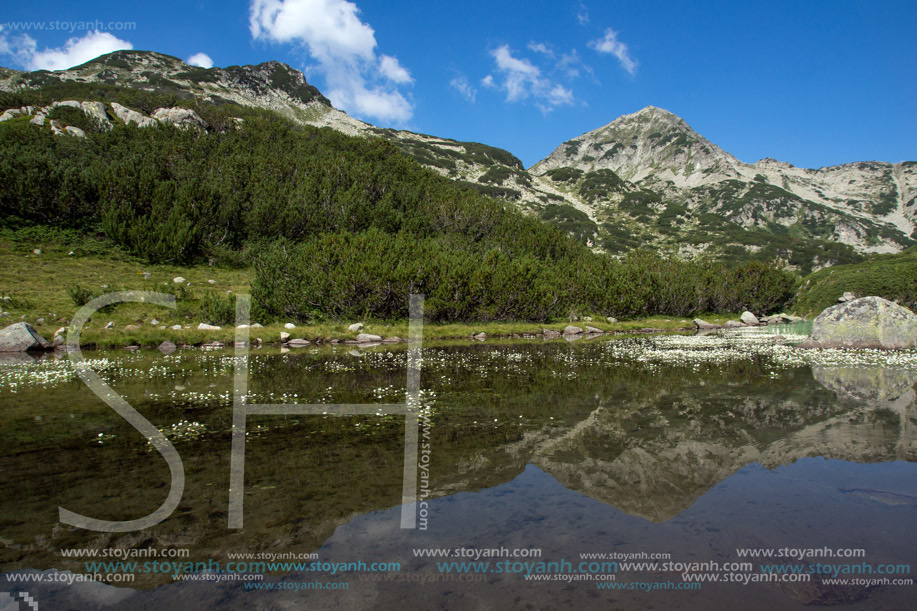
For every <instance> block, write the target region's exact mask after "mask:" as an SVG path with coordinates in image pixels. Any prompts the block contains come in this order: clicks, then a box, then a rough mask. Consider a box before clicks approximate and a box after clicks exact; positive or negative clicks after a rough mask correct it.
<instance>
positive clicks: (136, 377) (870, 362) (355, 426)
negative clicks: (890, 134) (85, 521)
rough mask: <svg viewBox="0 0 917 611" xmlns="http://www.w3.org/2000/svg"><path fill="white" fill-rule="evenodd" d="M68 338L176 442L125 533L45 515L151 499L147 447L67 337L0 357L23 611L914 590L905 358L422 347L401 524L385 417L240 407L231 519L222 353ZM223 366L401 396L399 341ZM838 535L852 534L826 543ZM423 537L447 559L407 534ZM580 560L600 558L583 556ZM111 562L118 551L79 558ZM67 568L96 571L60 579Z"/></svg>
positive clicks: (765, 598)
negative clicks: (64, 348) (136, 526)
mask: <svg viewBox="0 0 917 611" xmlns="http://www.w3.org/2000/svg"><path fill="white" fill-rule="evenodd" d="M83 356H84V357H85V358H86V359H87V361H88V362H89V364H90V365H91V366H92V368H93V370H94V371H97V372H98V373H99V374H100V375H101V376H102V378H103V379H104V380H105V381H106V382H108V383H109V384H110V385H111V387H112V389H114V391H115V392H117V393H118V394H119V395H120V396H121V397H123V398H124V399H125V400H127V401H128V402H129V403H130V405H132V406H133V407H134V408H135V409H136V410H137V411H138V412H140V413H141V414H142V415H143V416H144V417H145V418H146V419H148V420H149V421H150V422H152V423H153V424H154V425H155V426H156V427H157V428H159V429H160V430H161V431H163V432H164V434H165V435H166V437H167V438H168V439H169V440H170V441H171V443H172V444H173V445H174V447H175V449H176V450H177V451H178V454H179V455H180V457H181V461H182V464H183V466H184V474H185V484H184V490H183V495H182V498H181V502H180V503H179V504H178V506H177V508H176V509H175V510H174V511H173V512H172V513H171V514H170V515H169V517H168V518H167V519H165V520H164V521H162V522H161V523H159V524H157V525H155V526H152V527H150V528H145V529H142V530H140V531H136V532H126V533H104V532H93V531H89V530H84V529H81V528H76V527H73V526H68V525H66V524H62V523H61V522H60V521H59V508H61V507H62V508H65V509H67V510H69V511H73V512H76V513H78V514H82V515H85V516H90V517H92V518H96V519H101V520H112V521H119V520H132V519H136V518H140V517H143V516H146V515H148V514H150V513H152V512H154V511H155V510H156V509H157V508H158V507H159V506H160V505H161V504H162V503H163V501H164V499H165V498H166V496H167V495H168V493H169V489H170V482H171V478H170V472H169V468H168V466H167V464H166V461H165V460H163V458H162V456H160V454H159V452H158V451H157V449H156V448H155V447H154V444H151V443H149V442H148V441H147V440H146V439H145V438H144V437H143V436H142V435H141V434H140V433H138V432H137V431H136V430H135V429H134V428H133V427H131V426H130V425H129V424H128V423H127V422H126V421H125V420H124V419H122V418H121V417H119V416H118V415H117V414H116V413H115V412H114V411H112V409H110V408H109V407H108V406H106V405H105V403H103V402H102V400H101V399H99V398H98V397H97V396H96V395H95V394H93V393H92V391H90V390H89V388H87V386H86V385H85V384H84V383H83V381H82V380H81V379H80V378H79V377H78V375H77V374H76V373H75V371H74V368H73V366H72V364H71V363H70V361H69V360H68V359H67V358H66V356H63V357H58V358H55V357H54V356H49V357H47V358H46V359H44V360H42V361H41V362H37V363H28V362H23V363H17V362H9V361H8V362H6V363H4V364H0V426H2V439H3V442H2V451H0V490H2V491H3V494H2V495H0V573H2V575H0V609H3V611H7V609H8V608H9V609H17V608H23V609H25V608H27V606H26V603H25V602H23V601H24V598H23V596H22V595H21V594H20V593H22V592H25V593H28V596H30V597H31V598H32V599H33V600H35V601H36V602H37V603H38V604H39V609H131V610H132V611H137V610H143V609H163V608H175V609H186V608H188V609H191V608H194V609H305V608H310V609H316V608H317V609H326V608H327V609H378V608H383V609H387V608H398V606H401V605H404V604H405V602H409V604H412V605H414V606H417V608H445V609H564V608H571V607H572V608H601V609H674V608H678V609H708V610H709V609H734V608H742V609H773V608H782V609H797V608H799V609H801V608H809V607H810V606H812V605H830V606H838V607H843V608H849V609H889V610H890V609H907V608H911V606H912V601H913V600H914V596H915V593H917V591H915V590H914V589H913V588H914V586H913V585H906V584H899V583H892V582H893V581H894V580H896V579H902V580H909V579H912V578H913V575H912V574H910V567H911V566H914V567H915V568H917V552H915V550H917V529H915V527H914V525H915V524H917V465H915V461H917V436H915V430H917V429H915V427H917V393H915V384H917V354H915V353H914V352H904V353H895V354H884V353H879V352H874V351H860V352H844V351H803V350H798V349H795V348H793V347H792V345H790V344H787V343H786V342H785V341H784V340H782V339H781V338H776V339H775V338H774V337H773V336H743V335H738V334H736V335H732V336H721V335H714V336H708V337H685V336H658V337H642V338H609V337H608V336H604V337H600V338H596V339H592V340H581V341H577V342H566V341H563V340H556V341H551V342H541V341H526V342H522V341H521V340H517V341H516V343H513V342H493V341H487V342H483V343H474V344H468V343H461V344H455V345H448V344H440V345H427V346H424V348H423V353H422V374H421V384H420V387H421V393H420V397H419V402H420V406H419V407H420V408H422V410H423V413H425V414H427V415H428V420H427V421H426V424H425V423H424V422H423V421H421V426H420V427H419V435H420V443H421V444H428V445H426V446H424V445H421V447H422V448H424V449H425V450H426V451H425V453H424V454H423V455H421V456H420V460H419V463H418V464H420V465H421V466H422V468H421V469H418V472H417V481H418V492H419V493H422V494H423V495H424V497H423V498H424V499H425V501H424V503H422V504H415V505H411V506H409V510H410V511H408V512H407V513H410V514H411V515H414V516H416V517H418V518H419V517H420V516H421V510H422V511H423V514H422V515H423V520H421V521H419V522H418V524H421V525H422V526H423V528H414V529H404V528H401V520H402V517H403V515H405V514H406V512H405V511H404V510H403V507H402V494H403V490H404V487H403V483H404V465H405V457H404V449H405V418H404V417H403V416H401V415H397V414H388V415H375V414H369V415H359V416H338V415H335V414H334V413H333V409H331V408H330V409H329V413H328V414H317V415H308V414H278V415H249V416H248V419H247V423H246V432H247V436H246V439H245V465H244V468H245V471H244V478H245V484H244V485H245V487H244V494H243V497H244V527H243V528H242V529H230V528H229V499H230V494H229V481H230V450H231V444H232V426H233V371H234V363H235V362H236V361H235V360H234V359H235V358H236V357H235V356H234V353H233V351H232V350H231V349H229V350H217V351H210V352H205V351H202V350H180V351H178V352H175V353H173V354H171V355H167V356H166V355H162V354H160V353H159V352H157V351H141V352H139V353H127V352H124V351H110V352H90V351H86V352H85V353H84V355H83ZM249 369H250V372H249V374H250V377H249V387H248V396H247V403H249V404H255V403H270V404H277V403H289V404H293V403H308V404H328V405H329V406H331V405H333V404H365V403H379V404H399V403H404V402H405V400H406V399H405V391H406V379H407V376H406V370H407V348H406V346H405V345H403V344H402V345H392V346H378V347H371V348H365V349H361V348H356V347H354V346H337V347H326V348H317V347H309V348H303V349H299V350H293V351H284V352H282V351H280V350H278V349H276V348H273V349H272V348H265V349H260V350H252V352H251V355H250V357H249ZM427 461H429V462H427ZM826 548H827V550H828V552H831V553H832V554H834V556H833V557H832V556H825V554H827V553H828V552H826V551H825V550H826ZM848 548H849V549H852V550H863V551H862V552H851V553H856V554H860V555H857V556H854V557H839V556H837V554H838V553H846V552H844V550H846V549H848ZM85 549H90V550H98V551H97V552H91V551H81V550H85ZM438 549H442V550H445V549H448V550H452V552H451V554H452V555H451V556H450V557H443V556H438V557H433V556H431V555H430V554H434V553H440V552H430V551H426V550H438ZM61 550H67V551H65V552H64V553H62V552H61ZM71 550H76V551H71ZM106 550H108V551H106ZM111 550H120V551H111ZM150 550H152V551H150ZM164 550H166V551H164ZM168 550H187V552H186V553H187V554H188V555H187V557H183V558H181V560H180V561H181V562H194V563H204V564H207V565H208V566H210V567H211V570H214V569H213V567H214V566H216V565H215V564H214V563H220V564H219V567H220V569H222V570H225V569H226V568H227V564H228V563H229V562H233V561H236V562H238V561H240V557H239V556H236V555H237V554H276V555H280V554H284V555H286V556H283V557H280V556H275V559H276V561H277V562H291V561H295V562H302V563H305V564H309V563H313V562H318V563H323V564H321V565H318V566H314V567H306V566H304V565H303V566H300V567H295V566H288V567H286V568H284V567H279V566H277V567H274V569H273V570H267V571H265V570H261V571H260V572H258V571H251V570H249V571H247V572H246V571H242V572H241V573H234V574H226V573H224V574H222V575H220V574H217V573H214V572H210V573H201V572H199V569H200V568H201V566H202V565H198V567H197V568H193V569H189V571H190V576H189V574H179V575H178V577H176V576H175V575H174V574H172V573H174V572H175V571H165V570H163V571H160V572H154V571H150V570H147V571H145V570H143V566H142V565H143V563H145V562H150V561H153V560H159V562H160V563H162V562H171V561H177V559H174V558H163V557H162V556H161V555H160V556H159V557H158V558H157V557H155V556H150V555H149V554H152V553H157V554H166V553H175V552H170V551H168ZM418 550H424V551H418ZM475 550H476V551H475ZM533 550H537V552H536V551H533ZM745 550H774V552H773V553H774V554H779V553H781V552H780V550H784V552H782V553H784V554H787V553H792V554H796V555H797V556H798V555H800V554H806V555H807V557H805V558H798V557H788V556H786V555H785V556H784V557H778V556H776V555H775V556H774V557H772V558H765V557H760V556H759V557H748V556H746V557H742V554H748V553H759V554H760V553H768V552H766V551H765V552H746V551H745ZM786 550H799V551H793V552H787V551H786ZM813 550H817V551H813ZM92 553H96V554H100V555H101V554H109V555H110V557H101V556H97V557H95V558H93V557H91V554H92ZM180 553H185V552H180ZM456 553H461V554H465V556H463V557H457V556H456V555H455V554H456ZM816 553H818V554H820V555H817V556H816V555H814V554H816ZM65 554H71V555H70V556H67V555H65ZM73 554H75V555H73ZM114 554H119V555H120V556H119V557H114ZM144 554H145V555H144ZM507 554H508V555H509V556H508V557H507ZM512 554H516V556H512ZM536 554H538V555H536ZM598 554H605V559H604V562H605V563H606V564H605V566H604V567H602V566H600V565H596V566H594V567H593V566H589V563H590V562H599V563H601V562H602V560H601V559H600V556H598ZM129 555H132V556H131V557H128V556H129ZM475 555H477V557H475ZM585 555H592V556H585ZM653 555H661V556H657V557H654V556H653ZM294 557H295V560H290V559H291V558H294ZM264 559H265V557H264V556H262V558H261V560H262V561H263V560H264ZM120 560H124V561H125V562H137V563H139V564H138V566H136V567H133V568H132V567H129V566H125V565H121V566H115V565H111V566H109V567H105V569H102V568H101V567H89V566H88V565H87V564H86V563H88V562H99V561H105V562H118V561H120ZM244 560H245V561H249V562H253V561H255V560H257V559H255V558H254V557H251V558H248V559H244ZM613 561H617V562H618V564H617V566H614V565H612V564H611V562H613ZM631 561H632V562H640V563H651V562H657V565H656V566H652V565H639V566H638V565H630V566H621V565H622V564H623V563H624V562H631ZM456 562H462V563H471V562H476V563H477V564H465V565H464V566H462V565H459V564H451V563H456ZM485 562H489V563H490V564H488V565H485V564H483V563H485ZM584 562H585V563H586V564H585V565H582V563H584ZM665 562H668V563H670V564H669V565H668V566H663V563H665ZM332 563H333V564H332ZM354 563H364V564H363V565H356V566H354ZM372 563H397V566H396V567H387V570H380V571H371V570H369V568H370V566H371V565H372ZM525 563H528V564H525ZM564 563H567V564H564ZM675 563H678V564H677V565H676V564H675ZM727 563H750V564H749V565H748V566H736V567H732V566H727ZM581 565H582V566H581ZM771 565H775V566H776V568H774V567H771ZM789 565H792V566H793V567H795V568H789V569H788V568H786V567H787V566H789ZM866 565H868V568H867V567H866ZM898 565H901V566H898ZM781 567H782V568H781ZM880 567H881V569H880ZM168 568H171V567H168ZM246 568H247V567H246ZM310 569H317V570H310ZM869 570H872V571H873V574H869V573H868V572H866V573H864V571H869ZM879 570H882V571H885V572H883V573H882V574H878V573H877V571H879ZM68 571H69V572H70V573H68ZM194 571H198V572H194ZM764 571H789V572H792V571H798V572H799V573H800V576H796V575H794V576H792V577H791V578H781V579H782V580H776V581H765V580H764V578H763V576H766V575H768V574H767V573H765V572H764ZM852 571H859V572H855V573H854V572H852ZM90 572H103V573H105V574H107V575H108V577H113V578H110V579H108V583H98V582H95V583H94V582H83V581H74V580H76V579H78V576H77V575H83V574H86V573H90ZM178 572H179V573H180V572H181V571H178ZM265 572H266V573H267V574H264V573H265ZM685 573H688V574H687V575H685ZM126 574H130V579H132V580H133V581H132V582H129V583H125V582H123V581H121V580H122V579H124V578H125V577H124V575H126ZM262 575H263V580H261V581H254V580H255V579H257V578H259V577H261V576H262ZM704 575H706V577H704ZM804 577H809V578H810V579H811V580H810V581H799V579H802V578H804ZM217 578H220V579H222V581H214V579H217ZM845 578H846V579H848V583H846V584H841V583H838V582H834V583H832V581H831V580H834V579H845ZM39 579H41V580H43V581H41V582H39V581H36V580H39ZM52 579H53V580H55V581H52ZM202 579H211V580H210V581H204V580H202ZM768 579H770V578H769V577H768ZM789 579H792V581H790V580H789ZM853 579H861V580H863V582H862V583H859V582H858V583H853V582H852V581H850V580H853ZM885 579H887V580H888V582H884V581H883V580H885ZM67 580H69V581H71V582H72V583H67V582H66V581H67ZM698 580H701V581H698ZM714 580H715V581H714ZM727 580H729V581H727ZM253 584H260V585H258V586H257V587H256V586H254V585H253ZM598 584H602V587H600V586H599V585H598ZM612 584H616V585H612ZM697 586H700V587H699V588H698V587H697ZM612 587H613V588H616V589H611V588H612ZM267 588H273V589H267ZM319 588H320V589H319ZM688 588H690V589H688ZM4 605H6V606H4Z"/></svg>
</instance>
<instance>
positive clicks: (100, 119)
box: [80, 102, 111, 129]
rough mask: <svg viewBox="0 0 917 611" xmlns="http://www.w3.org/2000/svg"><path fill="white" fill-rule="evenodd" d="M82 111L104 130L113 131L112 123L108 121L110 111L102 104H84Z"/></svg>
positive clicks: (81, 106) (81, 107)
mask: <svg viewBox="0 0 917 611" xmlns="http://www.w3.org/2000/svg"><path fill="white" fill-rule="evenodd" d="M80 109H81V110H82V111H83V114H84V115H86V116H87V117H89V118H91V119H93V120H95V122H96V123H98V124H99V126H100V127H102V128H103V129H111V121H109V120H108V111H106V110H105V104H103V103H102V102H83V103H82V104H80Z"/></svg>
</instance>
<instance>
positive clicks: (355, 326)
mask: <svg viewBox="0 0 917 611" xmlns="http://www.w3.org/2000/svg"><path fill="white" fill-rule="evenodd" d="M347 330H348V331H350V332H351V333H357V332H359V331H362V330H363V323H361V322H355V323H353V324H352V325H350V326H349V327H347Z"/></svg>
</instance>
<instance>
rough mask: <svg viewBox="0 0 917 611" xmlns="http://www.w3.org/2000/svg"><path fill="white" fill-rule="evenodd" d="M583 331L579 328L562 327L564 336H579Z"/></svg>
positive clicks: (571, 326)
mask: <svg viewBox="0 0 917 611" xmlns="http://www.w3.org/2000/svg"><path fill="white" fill-rule="evenodd" d="M582 332H583V330H582V329H581V328H580V327H575V326H573V325H567V326H566V327H564V335H579V334H580V333H582Z"/></svg>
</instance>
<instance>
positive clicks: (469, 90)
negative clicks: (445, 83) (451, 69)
mask: <svg viewBox="0 0 917 611" xmlns="http://www.w3.org/2000/svg"><path fill="white" fill-rule="evenodd" d="M491 80H493V79H491ZM449 85H450V86H451V87H452V88H453V89H455V90H456V91H458V92H459V93H460V94H461V95H462V97H463V98H465V99H466V100H468V101H469V102H472V103H473V102H474V99H475V96H477V95H478V90H477V89H475V88H474V87H472V86H471V83H469V82H468V79H467V78H465V75H463V74H460V75H458V76H457V77H455V78H454V79H452V80H451V81H449Z"/></svg>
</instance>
